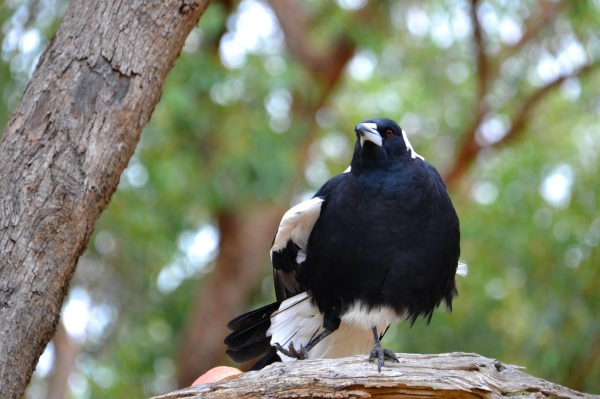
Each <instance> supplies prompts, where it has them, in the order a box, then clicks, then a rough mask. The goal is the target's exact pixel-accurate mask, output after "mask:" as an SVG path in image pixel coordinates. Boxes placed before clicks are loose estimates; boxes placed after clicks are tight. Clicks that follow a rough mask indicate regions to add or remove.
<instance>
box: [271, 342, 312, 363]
mask: <svg viewBox="0 0 600 399" xmlns="http://www.w3.org/2000/svg"><path fill="white" fill-rule="evenodd" d="M275 348H277V352H280V353H283V354H284V355H286V356H287V357H292V358H296V359H298V360H304V359H308V352H306V350H304V347H303V346H302V345H300V350H299V351H298V350H296V348H294V343H293V342H291V343H290V346H289V347H288V349H285V348H284V347H283V346H281V345H279V344H278V343H275Z"/></svg>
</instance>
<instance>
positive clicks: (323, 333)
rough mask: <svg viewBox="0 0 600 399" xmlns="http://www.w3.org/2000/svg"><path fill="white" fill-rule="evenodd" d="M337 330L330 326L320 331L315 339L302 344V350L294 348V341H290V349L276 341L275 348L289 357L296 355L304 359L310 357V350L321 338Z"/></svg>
mask: <svg viewBox="0 0 600 399" xmlns="http://www.w3.org/2000/svg"><path fill="white" fill-rule="evenodd" d="M334 331H335V330H330V329H328V328H325V329H324V330H323V331H321V332H320V333H319V335H317V336H316V337H314V338H313V339H311V340H310V341H308V343H307V344H306V346H302V345H300V350H299V351H297V350H296V348H294V343H293V342H292V343H290V346H289V347H288V349H285V348H284V347H283V346H281V345H279V344H278V343H275V348H277V351H278V352H281V353H283V354H284V355H286V356H287V357H295V358H296V359H299V360H304V359H308V352H309V351H310V350H311V349H312V348H313V347H314V346H315V345H316V344H318V343H319V342H321V340H322V339H323V338H325V337H326V336H328V335H329V334H331V333H332V332H334Z"/></svg>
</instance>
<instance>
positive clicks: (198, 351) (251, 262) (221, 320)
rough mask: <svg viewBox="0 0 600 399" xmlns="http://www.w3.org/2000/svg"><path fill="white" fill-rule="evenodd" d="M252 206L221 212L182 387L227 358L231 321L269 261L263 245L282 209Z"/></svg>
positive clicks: (183, 360) (186, 348) (188, 333)
mask: <svg viewBox="0 0 600 399" xmlns="http://www.w3.org/2000/svg"><path fill="white" fill-rule="evenodd" d="M251 209H252V210H253V212H252V214H246V215H242V214H240V213H238V212H234V211H232V212H223V213H221V214H220V215H219V231H220V234H221V242H220V243H219V257H218V258H217V264H216V267H215V271H214V273H213V274H212V275H211V277H210V280H209V281H208V282H207V284H206V289H205V290H203V291H202V292H201V295H199V296H198V299H197V300H196V301H195V306H194V308H193V309H192V312H191V313H190V315H189V317H188V320H189V321H188V323H189V324H188V326H187V328H186V329H185V336H184V342H183V345H182V347H181V352H180V355H179V371H178V376H177V383H178V385H179V386H180V387H186V386H189V385H191V383H192V382H194V380H195V379H196V378H198V375H200V374H202V373H204V372H205V371H206V370H208V369H210V368H211V367H214V366H215V365H218V364H223V363H224V362H225V345H224V344H223V338H225V336H226V335H227V334H228V333H229V331H228V330H227V323H229V321H230V320H231V319H233V318H234V317H236V316H239V315H240V313H242V312H243V311H244V309H243V305H244V304H245V303H247V302H248V297H249V296H250V294H251V293H252V292H253V291H254V290H255V289H256V284H255V282H256V281H257V280H258V279H259V277H260V275H261V274H262V273H263V271H265V270H266V268H267V266H268V264H269V261H268V256H267V252H266V251H263V249H265V248H267V249H268V248H269V245H270V244H271V242H272V241H273V237H274V235H275V232H276V231H277V226H278V225H279V221H280V220H281V216H282V215H283V212H282V211H281V210H280V209H279V208H277V207H272V208H268V209H259V208H257V207H251ZM199 294H200V293H199Z"/></svg>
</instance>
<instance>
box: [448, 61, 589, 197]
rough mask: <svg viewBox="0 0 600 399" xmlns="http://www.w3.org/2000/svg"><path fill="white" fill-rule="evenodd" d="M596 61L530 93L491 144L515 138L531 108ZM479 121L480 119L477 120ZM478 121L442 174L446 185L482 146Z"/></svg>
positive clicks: (467, 164) (456, 179) (584, 71)
mask: <svg viewBox="0 0 600 399" xmlns="http://www.w3.org/2000/svg"><path fill="white" fill-rule="evenodd" d="M598 64H599V63H598V62H594V63H591V64H588V65H586V66H584V67H582V68H580V69H579V70H577V71H575V72H574V73H572V74H570V75H565V76H561V77H559V78H556V79H555V80H553V81H552V82H550V83H548V84H547V85H546V86H544V87H541V88H540V89H538V90H537V91H535V92H534V93H533V94H532V95H530V96H529V97H528V98H527V99H526V100H525V101H524V102H523V104H522V105H521V107H519V110H518V112H517V113H516V114H515V115H514V116H513V117H512V118H511V128H510V130H509V131H508V133H507V134H506V135H505V136H504V137H503V138H502V139H501V140H499V141H498V142H496V143H494V144H493V145H492V146H494V147H495V146H499V145H501V144H504V143H506V142H507V141H509V140H512V139H514V138H516V137H517V136H518V135H519V134H521V133H522V132H523V130H525V126H526V123H527V119H528V118H529V116H530V114H531V112H532V110H533V108H534V107H535V106H536V105H537V104H538V103H539V102H540V101H541V100H542V99H544V98H545V97H546V96H547V94H548V93H549V92H551V91H552V90H553V89H555V88H556V87H558V86H559V85H560V84H561V83H562V82H564V81H565V80H567V79H570V78H573V77H578V76H581V75H583V74H586V73H589V72H590V71H592V70H594V69H595V68H596V67H597V66H598ZM479 122H480V121H479ZM479 122H478V123H476V124H474V125H473V126H472V127H471V128H470V129H469V131H468V134H467V137H466V140H465V142H464V144H463V147H462V150H461V153H460V155H459V156H458V158H457V160H456V163H455V164H454V167H453V168H452V169H451V170H450V171H449V172H448V173H447V174H446V175H445V176H444V180H445V182H446V185H447V186H448V187H451V186H454V185H455V184H456V183H457V182H458V181H459V180H460V178H461V177H462V176H463V175H464V174H465V172H466V171H467V169H468V167H469V166H470V165H471V163H472V162H473V160H474V159H475V157H476V156H477V154H478V153H479V151H480V150H481V149H482V148H483V147H482V146H481V145H480V144H479V143H477V141H476V140H475V135H476V133H477V129H478V128H479Z"/></svg>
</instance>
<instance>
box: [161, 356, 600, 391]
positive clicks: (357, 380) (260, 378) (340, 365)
mask: <svg viewBox="0 0 600 399" xmlns="http://www.w3.org/2000/svg"><path fill="white" fill-rule="evenodd" d="M398 357H399V359H400V363H387V362H386V364H385V366H384V367H383V368H382V370H381V373H378V372H377V366H376V365H375V364H374V363H367V361H366V355H364V356H354V357H348V358H342V359H327V360H303V361H297V362H293V363H275V364H272V365H270V366H268V367H266V368H264V369H262V370H259V371H252V372H248V373H245V374H242V375H240V376H239V377H237V378H235V379H233V380H230V381H223V382H216V383H212V384H202V385H197V386H193V387H190V388H186V389H182V390H180V391H176V392H172V393H170V394H167V395H162V396H158V397H156V398H155V399H175V398H177V399H184V398H188V399H191V398H203V399H210V398H258V397H260V398H292V397H293V398H307V397H308V398H313V397H318V398H347V397H355V398H382V397H386V398H392V397H393V398H399V397H403V398H408V397H414V398H424V397H428V398H461V397H465V398H486V399H487V398H494V399H504V398H506V397H511V396H518V397H519V398H547V397H554V398H566V399H592V398H595V399H600V396H596V395H588V394H583V393H579V392H576V391H573V390H571V389H569V388H565V387H562V386H560V385H556V384H553V383H550V382H548V381H545V380H542V379H541V378H536V377H532V376H530V375H527V374H524V373H522V372H520V371H519V370H518V369H519V368H520V367H516V366H511V365H508V364H503V363H501V362H499V361H497V360H494V359H488V358H485V357H482V356H479V355H476V354H473V353H460V352H456V353H447V354H441V355H415V354H398Z"/></svg>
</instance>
